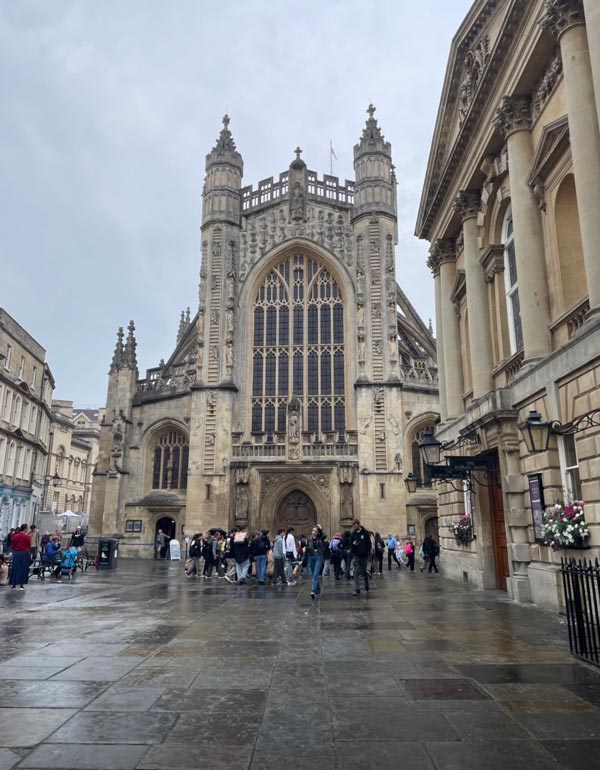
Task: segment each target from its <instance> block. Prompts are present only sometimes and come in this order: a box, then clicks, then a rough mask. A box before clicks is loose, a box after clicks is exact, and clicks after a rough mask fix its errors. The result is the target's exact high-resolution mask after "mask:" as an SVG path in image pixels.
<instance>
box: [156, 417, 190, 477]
mask: <svg viewBox="0 0 600 770" xmlns="http://www.w3.org/2000/svg"><path fill="white" fill-rule="evenodd" d="M188 456H189V445H188V440H187V438H186V436H184V434H183V433H181V431H178V430H169V431H167V432H166V433H163V434H162V435H161V436H160V438H159V439H158V441H157V442H156V445H155V447H154V450H153V452H152V489H186V487H187V472H188Z"/></svg>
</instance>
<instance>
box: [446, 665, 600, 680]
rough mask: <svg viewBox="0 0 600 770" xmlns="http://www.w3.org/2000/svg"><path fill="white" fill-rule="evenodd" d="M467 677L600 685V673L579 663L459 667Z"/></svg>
mask: <svg viewBox="0 0 600 770" xmlns="http://www.w3.org/2000/svg"><path fill="white" fill-rule="evenodd" d="M457 668H458V669H459V670H460V671H462V672H463V674H465V676H468V677H471V678H472V679H476V680H477V681H478V682H489V683H491V684H500V683H502V682H505V683H509V682H515V683H517V682H523V683H526V682H531V683H535V682H552V683H555V684H585V683H598V684H599V685H600V671H598V672H597V671H592V670H591V669H590V668H587V667H586V666H582V665H580V664H579V663H574V664H563V663H559V664H556V665H552V664H550V663H541V664H536V663H533V664H517V665H512V666H503V665H495V666H479V665H472V666H457Z"/></svg>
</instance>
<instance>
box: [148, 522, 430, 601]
mask: <svg viewBox="0 0 600 770" xmlns="http://www.w3.org/2000/svg"><path fill="white" fill-rule="evenodd" d="M157 546H158V547H157V548H156V549H155V557H156V558H160V553H161V546H162V543H161V544H160V546H159V545H158V543H157ZM386 551H387V565H388V571H391V569H392V563H394V564H395V566H396V568H397V569H402V568H405V569H407V570H409V571H411V572H414V570H415V556H416V553H417V551H416V545H415V542H414V540H413V539H411V538H408V539H407V540H406V541H405V543H403V542H402V540H401V539H400V538H399V537H398V536H397V535H396V536H394V535H392V533H388V536H387V538H386V539H385V540H384V539H383V538H382V536H381V534H380V533H379V532H369V531H368V530H367V529H366V528H365V527H363V526H362V525H361V523H360V520H359V519H355V520H354V522H353V523H352V527H351V529H348V530H345V531H344V532H343V533H340V532H336V533H335V534H334V535H333V536H332V537H331V538H330V537H328V535H327V533H326V532H324V531H323V529H322V528H321V527H320V526H318V525H317V526H315V527H313V528H312V530H311V532H310V535H308V536H306V535H304V533H300V534H299V535H297V534H296V532H295V530H294V527H289V528H288V529H279V530H278V531H277V533H276V535H275V537H274V538H273V539H271V537H270V532H269V530H268V529H263V530H261V531H254V532H249V531H248V530H247V528H245V527H233V528H232V529H231V530H230V531H229V532H228V533H227V532H225V531H224V530H220V529H211V530H210V531H208V532H206V533H202V532H198V533H196V534H195V535H194V536H193V537H192V538H191V539H190V542H189V551H188V557H189V558H188V559H187V560H186V563H185V572H186V575H187V576H188V577H196V578H200V579H204V580H211V579H213V578H214V577H216V578H222V579H224V580H226V581H228V582H230V583H233V582H235V583H237V584H238V585H245V584H247V583H249V582H250V581H255V582H256V583H257V584H258V585H265V584H266V583H267V582H269V583H270V584H271V585H277V584H278V583H281V584H282V585H295V583H296V581H297V579H298V578H299V577H300V575H301V574H302V573H303V572H306V573H307V574H308V575H309V576H310V577H311V579H312V583H311V597H312V598H313V599H315V598H316V597H317V596H318V595H319V594H320V593H321V578H322V577H325V578H327V577H330V576H331V575H333V577H334V579H335V580H348V581H351V580H354V595H355V596H358V595H359V594H360V592H361V585H363V584H364V590H365V591H366V592H368V591H369V580H370V579H371V578H373V577H374V576H380V577H383V567H384V559H385V555H386ZM418 553H419V555H420V556H421V557H422V559H423V566H422V567H421V572H423V570H424V569H425V567H427V566H428V568H429V570H428V571H429V572H432V571H435V572H437V571H438V570H437V565H436V558H437V555H438V554H439V546H438V544H437V542H436V541H435V540H434V539H433V538H432V537H431V536H428V537H426V538H425V540H424V542H423V544H422V546H421V547H420V548H419V551H418Z"/></svg>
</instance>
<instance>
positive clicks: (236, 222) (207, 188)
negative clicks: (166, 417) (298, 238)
mask: <svg viewBox="0 0 600 770" xmlns="http://www.w3.org/2000/svg"><path fill="white" fill-rule="evenodd" d="M243 171H244V163H243V160H242V156H241V155H240V153H239V152H238V151H237V149H236V146H235V141H234V139H233V136H232V135H231V131H230V130H229V116H228V115H225V116H224V117H223V128H222V129H221V133H220V134H219V137H218V139H217V142H216V144H215V146H214V147H213V149H212V150H211V152H209V153H208V155H207V156H206V176H205V179H204V189H203V193H202V196H203V205H202V262H201V267H200V296H199V303H198V320H197V353H196V374H197V377H196V383H195V384H194V385H193V386H192V410H191V422H190V467H189V478H188V517H187V526H188V529H189V528H192V529H194V528H198V527H200V526H201V525H204V523H205V522H210V521H216V520H217V519H218V520H219V521H221V520H223V519H225V520H226V519H227V516H228V511H227V509H228V505H229V500H228V495H227V473H226V468H225V467H224V466H223V463H222V461H221V458H223V457H229V456H230V454H231V417H232V414H233V407H234V400H233V399H234V394H235V392H236V388H235V385H234V382H233V368H234V355H235V320H236V313H235V298H236V289H237V274H238V253H239V239H240V219H241V209H242V201H241V195H240V189H241V181H242V174H243Z"/></svg>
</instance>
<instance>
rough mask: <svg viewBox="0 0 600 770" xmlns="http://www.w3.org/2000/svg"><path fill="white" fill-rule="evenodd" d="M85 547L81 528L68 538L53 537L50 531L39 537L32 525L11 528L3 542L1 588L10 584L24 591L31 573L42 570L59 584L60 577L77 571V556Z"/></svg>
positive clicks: (56, 533)
mask: <svg viewBox="0 0 600 770" xmlns="http://www.w3.org/2000/svg"><path fill="white" fill-rule="evenodd" d="M84 544H85V534H84V532H83V530H82V529H81V527H77V528H76V529H75V531H74V532H72V533H69V534H68V535H67V536H64V535H63V533H62V532H60V530H57V531H56V532H55V533H54V535H51V534H50V532H44V534H43V535H40V531H39V530H38V528H37V527H36V525H35V524H31V525H28V524H21V526H20V527H19V528H18V529H15V528H12V529H11V530H10V531H9V533H8V534H7V536H6V537H5V538H4V540H3V541H2V545H3V552H2V554H1V555H0V586H2V585H10V586H11V588H13V589H16V588H17V586H18V587H19V588H20V589H21V591H24V590H25V586H26V585H27V583H28V581H29V576H30V573H31V570H32V569H38V570H39V569H45V568H48V569H50V571H51V574H52V576H53V577H54V578H55V579H56V580H57V581H58V582H61V576H64V575H68V576H69V577H70V576H71V575H72V574H73V573H74V572H75V570H76V569H77V556H78V554H79V552H80V550H81V549H82V548H83V546H84ZM36 565H37V566H36Z"/></svg>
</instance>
